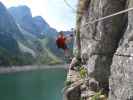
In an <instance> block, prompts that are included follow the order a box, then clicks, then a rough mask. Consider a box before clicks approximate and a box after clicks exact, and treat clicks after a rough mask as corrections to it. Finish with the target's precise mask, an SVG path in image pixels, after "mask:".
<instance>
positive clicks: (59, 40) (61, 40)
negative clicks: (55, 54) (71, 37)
mask: <svg viewBox="0 0 133 100" xmlns="http://www.w3.org/2000/svg"><path fill="white" fill-rule="evenodd" d="M65 41H66V38H65V37H63V36H60V37H58V38H57V40H56V44H57V47H58V48H62V47H64V45H66V42H65Z"/></svg>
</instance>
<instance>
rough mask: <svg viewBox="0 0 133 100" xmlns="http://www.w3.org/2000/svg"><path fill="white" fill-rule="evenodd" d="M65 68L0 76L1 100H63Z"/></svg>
mask: <svg viewBox="0 0 133 100" xmlns="http://www.w3.org/2000/svg"><path fill="white" fill-rule="evenodd" d="M65 79H66V70H65V69H63V68H55V69H44V70H36V71H27V72H16V73H10V74H1V75H0V100H63V94H62V89H63V87H64V81H65Z"/></svg>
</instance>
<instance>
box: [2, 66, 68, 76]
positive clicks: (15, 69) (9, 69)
mask: <svg viewBox="0 0 133 100" xmlns="http://www.w3.org/2000/svg"><path fill="white" fill-rule="evenodd" d="M55 68H64V69H68V65H67V64H64V65H33V66H32V65H26V66H11V67H2V66H0V74H8V73H15V72H26V71H34V70H44V69H55Z"/></svg>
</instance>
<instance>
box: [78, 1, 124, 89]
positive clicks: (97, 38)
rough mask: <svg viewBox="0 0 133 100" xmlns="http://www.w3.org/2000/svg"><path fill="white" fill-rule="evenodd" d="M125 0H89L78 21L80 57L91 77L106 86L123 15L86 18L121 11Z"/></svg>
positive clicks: (120, 31) (120, 35) (120, 33)
mask: <svg viewBox="0 0 133 100" xmlns="http://www.w3.org/2000/svg"><path fill="white" fill-rule="evenodd" d="M125 6H126V0H91V1H90V4H89V5H88V7H87V10H86V11H85V12H84V13H83V15H82V20H81V25H80V26H81V27H80V32H81V36H80V37H81V56H82V59H83V60H84V62H85V65H86V66H87V67H88V70H91V71H92V73H91V76H92V77H94V78H96V80H97V81H99V82H100V85H101V87H106V85H107V84H108V78H109V75H110V65H111V63H112V57H113V54H114V52H115V50H116V48H117V46H118V42H119V40H120V38H121V37H122V35H123V32H124V27H125V26H126V15H125V14H122V15H118V16H115V17H112V18H109V19H106V20H103V21H100V22H96V23H92V24H87V23H89V22H90V21H93V20H95V19H98V18H101V17H103V16H107V15H109V14H113V13H115V12H118V11H121V10H124V9H125ZM90 68H91V69H90Z"/></svg>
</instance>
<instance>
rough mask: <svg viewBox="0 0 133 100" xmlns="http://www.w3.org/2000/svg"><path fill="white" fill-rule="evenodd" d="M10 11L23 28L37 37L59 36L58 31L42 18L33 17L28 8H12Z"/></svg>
mask: <svg viewBox="0 0 133 100" xmlns="http://www.w3.org/2000/svg"><path fill="white" fill-rule="evenodd" d="M8 10H9V12H10V13H11V15H12V16H13V17H14V19H15V21H16V22H17V24H19V25H20V26H21V28H23V29H24V30H26V31H27V32H29V33H32V34H33V35H35V36H40V35H45V36H55V35H57V34H58V32H57V30H56V29H54V28H51V27H50V26H49V25H48V23H47V22H46V21H45V20H44V19H43V18H42V17H41V16H36V17H32V13H31V10H30V8H29V7H27V6H18V7H11V8H9V9H8Z"/></svg>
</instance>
